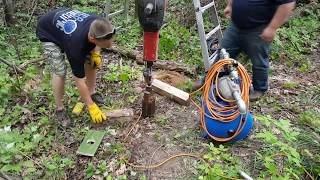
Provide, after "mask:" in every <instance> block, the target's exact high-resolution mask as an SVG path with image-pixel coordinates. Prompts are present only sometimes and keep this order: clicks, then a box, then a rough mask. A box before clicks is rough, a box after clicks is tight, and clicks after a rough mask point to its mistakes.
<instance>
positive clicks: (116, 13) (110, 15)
mask: <svg viewBox="0 0 320 180" xmlns="http://www.w3.org/2000/svg"><path fill="white" fill-rule="evenodd" d="M123 12H124V9H121V10H119V11H116V12H113V13H110V14H109V15H108V17H112V16H116V15H118V14H121V13H123Z"/></svg>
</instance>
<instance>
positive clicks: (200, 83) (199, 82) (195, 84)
mask: <svg viewBox="0 0 320 180" xmlns="http://www.w3.org/2000/svg"><path fill="white" fill-rule="evenodd" d="M204 81H205V77H202V78H201V79H199V80H196V81H194V82H192V89H191V91H196V90H198V89H200V88H201V87H202V86H203V85H204Z"/></svg>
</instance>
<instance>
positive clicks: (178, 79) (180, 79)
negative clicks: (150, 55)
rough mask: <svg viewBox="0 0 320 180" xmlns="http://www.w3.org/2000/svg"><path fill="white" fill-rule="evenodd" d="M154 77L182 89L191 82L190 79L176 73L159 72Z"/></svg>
mask: <svg viewBox="0 0 320 180" xmlns="http://www.w3.org/2000/svg"><path fill="white" fill-rule="evenodd" d="M154 77H155V78H156V79H159V80H161V81H163V82H166V83H168V84H170V85H171V86H175V87H180V86H182V85H184V84H186V83H187V82H188V81H189V78H188V77H186V76H184V75H182V74H180V73H178V72H175V71H158V72H156V73H155V75H154Z"/></svg>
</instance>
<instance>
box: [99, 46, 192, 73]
mask: <svg viewBox="0 0 320 180" xmlns="http://www.w3.org/2000/svg"><path fill="white" fill-rule="evenodd" d="M105 51H107V52H113V53H118V54H120V55H122V56H125V57H128V58H131V59H133V60H135V61H136V63H137V64H140V65H143V64H144V61H143V56H142V54H141V53H140V52H138V51H127V50H123V49H120V48H118V47H112V48H110V49H105ZM153 67H154V68H155V69H164V70H169V71H176V72H183V73H185V74H188V75H192V76H193V75H196V73H197V67H196V66H192V65H187V64H183V63H177V62H173V61H169V60H158V61H156V62H155V63H154V64H153Z"/></svg>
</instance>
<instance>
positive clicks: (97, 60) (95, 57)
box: [90, 51, 102, 68]
mask: <svg viewBox="0 0 320 180" xmlns="http://www.w3.org/2000/svg"><path fill="white" fill-rule="evenodd" d="M101 61H102V60H101V55H100V52H99V51H93V52H92V53H91V57H90V65H91V67H92V68H98V67H100V64H101Z"/></svg>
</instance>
